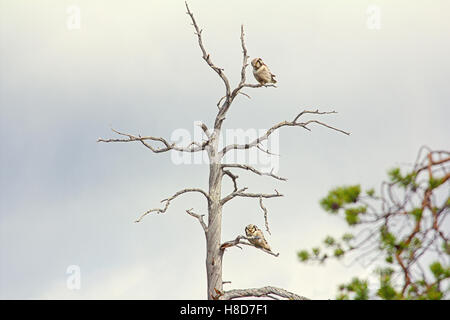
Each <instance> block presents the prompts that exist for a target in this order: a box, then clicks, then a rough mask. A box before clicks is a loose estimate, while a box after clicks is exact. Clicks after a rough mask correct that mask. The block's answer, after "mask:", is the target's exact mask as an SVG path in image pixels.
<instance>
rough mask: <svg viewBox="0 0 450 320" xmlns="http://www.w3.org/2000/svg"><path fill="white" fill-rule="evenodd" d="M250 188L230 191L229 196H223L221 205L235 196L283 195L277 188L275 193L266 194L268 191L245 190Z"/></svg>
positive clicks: (271, 196)
mask: <svg viewBox="0 0 450 320" xmlns="http://www.w3.org/2000/svg"><path fill="white" fill-rule="evenodd" d="M247 189H248V188H247V187H245V188H242V189H239V190H236V191H234V192H232V193H230V194H229V195H228V196H226V197H225V198H223V199H222V200H221V201H220V204H221V205H224V204H225V203H227V202H228V201H230V200H231V199H233V198H235V197H244V198H276V197H282V196H283V195H282V194H280V193H279V192H278V191H277V190H275V193H271V194H266V193H247V192H245V191H246V190H247Z"/></svg>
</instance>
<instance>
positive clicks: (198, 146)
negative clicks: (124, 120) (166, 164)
mask: <svg viewBox="0 0 450 320" xmlns="http://www.w3.org/2000/svg"><path fill="white" fill-rule="evenodd" d="M111 130H112V131H114V132H115V133H117V134H118V135H121V136H125V137H127V138H123V139H102V138H99V139H98V140H97V142H106V143H109V142H136V141H138V142H141V143H142V144H143V145H144V146H145V147H147V148H148V149H150V150H151V151H153V152H154V153H162V152H167V151H170V150H174V151H181V152H197V151H203V150H205V149H206V146H207V145H208V144H209V140H207V141H204V142H201V143H200V142H191V143H190V144H189V145H188V146H186V147H180V146H177V145H176V144H175V143H170V142H168V141H167V140H166V139H164V138H161V137H152V136H144V137H142V136H140V135H138V136H135V135H132V134H128V133H122V132H119V131H117V130H114V129H111ZM148 141H157V142H160V143H162V144H163V147H159V148H158V147H154V146H152V145H150V144H149V143H148Z"/></svg>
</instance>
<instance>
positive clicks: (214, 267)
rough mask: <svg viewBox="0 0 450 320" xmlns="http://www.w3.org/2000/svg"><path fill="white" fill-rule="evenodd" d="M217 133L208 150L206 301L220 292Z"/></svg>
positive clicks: (220, 209)
mask: <svg viewBox="0 0 450 320" xmlns="http://www.w3.org/2000/svg"><path fill="white" fill-rule="evenodd" d="M217 147H218V132H217V131H216V135H215V137H214V138H212V143H210V148H211V149H210V150H209V159H210V166H209V196H210V201H209V204H208V231H207V233H206V250H207V251H206V271H207V279H208V299H210V300H211V299H217V298H218V297H219V296H220V295H221V294H220V293H221V292H222V291H223V290H222V285H223V284H222V252H221V250H220V245H221V234H222V204H221V198H222V176H223V174H222V167H221V164H220V163H219V162H218V161H217Z"/></svg>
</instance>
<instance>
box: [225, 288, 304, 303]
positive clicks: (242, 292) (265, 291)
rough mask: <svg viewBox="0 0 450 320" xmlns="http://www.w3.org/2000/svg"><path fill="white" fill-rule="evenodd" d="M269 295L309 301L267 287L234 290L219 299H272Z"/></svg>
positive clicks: (281, 290) (226, 292)
mask: <svg viewBox="0 0 450 320" xmlns="http://www.w3.org/2000/svg"><path fill="white" fill-rule="evenodd" d="M271 295H275V296H277V297H281V298H285V299H288V300H309V299H308V298H306V297H302V296H299V295H297V294H295V293H292V292H289V291H287V290H285V289H281V288H277V287H272V286H267V287H262V288H249V289H234V290H229V291H225V292H224V293H223V295H222V296H221V297H220V299H223V300H231V299H237V298H246V297H268V298H273V297H271Z"/></svg>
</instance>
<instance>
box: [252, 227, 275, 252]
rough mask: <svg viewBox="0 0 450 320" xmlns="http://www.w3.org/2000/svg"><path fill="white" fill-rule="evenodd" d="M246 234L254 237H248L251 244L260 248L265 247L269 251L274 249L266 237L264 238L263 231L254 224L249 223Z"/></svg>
mask: <svg viewBox="0 0 450 320" xmlns="http://www.w3.org/2000/svg"><path fill="white" fill-rule="evenodd" d="M245 234H246V235H247V237H249V238H254V239H248V241H250V243H251V244H253V245H255V246H256V247H258V248H263V249H266V250H268V251H272V250H271V249H270V247H269V244H268V243H267V241H266V239H265V238H264V235H263V233H262V231H261V230H260V229H259V228H258V227H257V226H255V225H254V224H249V225H248V226H246V227H245Z"/></svg>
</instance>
